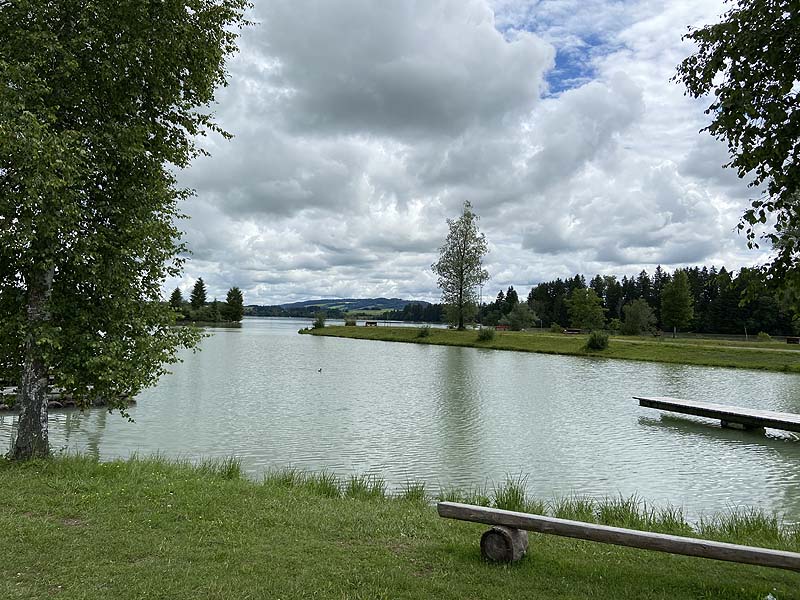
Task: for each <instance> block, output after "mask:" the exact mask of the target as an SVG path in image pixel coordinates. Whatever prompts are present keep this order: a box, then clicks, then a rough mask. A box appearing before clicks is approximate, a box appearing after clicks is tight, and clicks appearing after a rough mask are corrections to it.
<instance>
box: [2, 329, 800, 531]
mask: <svg viewBox="0 0 800 600" xmlns="http://www.w3.org/2000/svg"><path fill="white" fill-rule="evenodd" d="M305 324H306V323H304V322H301V321H297V320H288V319H283V320H282V319H247V320H245V322H244V324H243V327H242V328H241V329H230V330H225V329H217V330H212V331H213V335H212V336H211V337H209V338H207V339H205V340H204V341H203V342H202V352H199V353H196V354H192V353H186V354H185V356H184V359H185V362H183V363H181V364H178V365H175V366H174V368H173V371H174V373H173V374H172V375H169V376H167V377H164V378H163V379H162V381H161V382H160V383H159V385H158V386H157V387H156V388H154V389H151V390H147V391H146V392H143V393H142V394H141V396H140V397H139V403H138V404H137V405H136V406H135V407H133V408H132V409H131V411H130V412H131V416H132V417H133V418H134V419H135V423H129V422H128V421H126V420H125V419H123V418H121V417H120V416H119V415H117V414H113V415H110V414H108V413H106V412H105V411H102V410H91V411H87V412H85V413H81V412H79V411H56V412H54V413H53V414H51V444H52V446H53V448H56V449H58V448H68V449H70V450H79V451H82V452H87V453H90V454H96V455H99V456H100V457H115V456H128V455H130V454H131V453H133V452H138V453H140V454H143V455H149V454H152V453H155V452H159V453H161V454H163V455H166V456H175V457H182V458H196V457H201V456H202V457H209V456H231V455H235V456H237V457H240V458H241V459H242V461H243V463H244V465H245V468H246V469H247V471H248V472H249V473H251V474H253V475H258V474H260V473H263V472H264V471H265V470H267V469H269V468H271V467H279V466H286V465H293V466H297V467H302V468H307V469H310V470H322V469H328V470H332V471H335V472H337V473H339V474H341V475H347V474H351V473H367V472H368V473H376V474H380V475H382V476H383V477H385V478H386V479H387V481H388V483H389V485H390V486H392V487H402V486H403V485H404V484H406V483H407V482H408V481H410V480H424V481H425V482H427V483H428V485H429V486H430V487H432V488H439V487H442V486H450V485H455V486H471V485H482V484H485V483H487V482H492V481H499V480H502V479H504V478H505V476H506V475H507V474H510V475H512V476H516V475H520V474H522V475H527V485H528V487H529V488H530V489H531V491H532V492H534V493H535V494H536V495H537V496H540V497H543V498H550V497H553V496H557V495H561V494H566V493H572V492H577V493H581V494H591V495H608V494H618V493H622V494H625V495H629V494H633V493H636V494H639V495H640V496H641V497H642V498H645V499H647V500H652V501H654V502H656V503H659V504H660V503H666V502H669V503H672V504H676V505H679V506H683V507H685V509H686V510H687V513H688V514H689V515H690V516H694V517H696V516H698V515H700V514H702V513H703V512H710V511H719V510H724V509H726V508H728V507H731V506H736V505H743V504H744V505H756V506H760V507H762V508H765V509H767V510H776V511H779V512H781V513H783V514H785V515H786V517H787V518H789V519H790V520H800V439H798V437H797V436H795V435H793V434H783V433H781V432H777V431H772V430H768V432H767V435H766V436H765V435H758V434H753V433H745V432H738V431H733V430H723V429H721V428H720V427H719V426H718V425H717V424H714V423H713V422H711V421H703V420H702V419H693V418H690V417H679V416H668V415H663V416H662V414H661V413H660V412H659V411H655V410H652V409H646V408H640V407H639V406H638V405H637V403H636V402H635V401H634V400H632V399H631V396H633V395H653V396H677V397H681V398H687V399H694V400H709V401H716V402H724V403H729V404H736V405H741V406H752V407H758V408H763V409H769V410H778V411H789V412H800V376H797V375H787V374H780V373H760V372H753V371H743V370H730V369H719V368H707V367H689V366H676V365H662V364H655V363H637V362H628V361H617V360H603V359H587V358H575V357H564V356H546V355H537V354H525V353H515V352H501V351H494V350H479V349H473V348H448V347H442V346H438V347H437V346H422V345H414V344H398V343H385V342H373V341H362V340H346V339H336V338H319V337H312V336H301V335H298V334H297V329H298V328H299V327H301V326H304V325H305ZM319 369H322V371H321V372H319ZM14 421H15V418H14V417H13V416H11V415H3V416H0V444H3V445H4V446H6V447H7V446H8V445H9V443H10V438H11V435H12V429H13V427H14Z"/></svg>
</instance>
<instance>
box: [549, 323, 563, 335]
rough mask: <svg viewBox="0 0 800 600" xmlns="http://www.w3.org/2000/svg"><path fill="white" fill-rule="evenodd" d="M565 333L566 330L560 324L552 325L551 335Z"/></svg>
mask: <svg viewBox="0 0 800 600" xmlns="http://www.w3.org/2000/svg"><path fill="white" fill-rule="evenodd" d="M562 331H564V328H563V327H561V325H559V324H558V323H551V324H550V333H561V332H562Z"/></svg>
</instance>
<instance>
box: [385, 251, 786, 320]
mask: <svg viewBox="0 0 800 600" xmlns="http://www.w3.org/2000/svg"><path fill="white" fill-rule="evenodd" d="M681 288H685V291H683V290H682V289H681ZM665 290H666V291H667V294H665ZM386 316H387V318H390V319H394V320H402V321H431V322H441V321H443V320H444V311H443V307H442V305H441V304H434V305H430V306H427V307H423V306H422V305H415V304H409V305H407V306H406V307H405V308H404V309H403V310H402V311H393V312H391V313H387V315H386ZM434 316H437V317H438V318H428V317H434ZM476 320H477V321H478V322H480V323H483V324H485V325H497V324H499V323H511V325H512V328H513V329H516V328H519V327H515V326H514V325H519V324H521V326H522V327H529V326H532V325H535V326H541V327H551V326H553V325H554V324H555V325H558V326H562V327H581V328H590V329H594V328H606V329H610V330H616V331H623V332H628V333H641V332H644V331H649V330H652V331H656V330H660V329H663V330H672V329H673V327H675V328H677V329H679V330H686V331H693V332H696V333H718V334H737V335H743V334H745V332H747V333H748V334H756V333H758V332H762V331H763V332H765V333H768V334H770V335H792V334H794V333H797V332H798V330H800V319H799V318H798V315H797V314H796V313H795V312H794V311H793V310H792V308H791V306H790V304H789V303H788V302H787V301H785V300H784V299H783V298H782V297H781V295H780V294H778V293H776V292H774V291H773V290H771V289H770V288H769V286H768V285H767V282H766V281H765V279H764V276H763V274H762V272H761V271H760V270H758V269H747V268H743V269H741V270H740V271H738V273H737V272H733V271H728V270H727V269H725V267H722V268H720V269H719V270H717V269H716V267H713V266H712V267H711V268H707V267H705V266H703V267H692V268H686V269H678V270H676V271H675V272H674V273H672V274H670V273H669V272H667V271H665V270H664V269H662V268H661V267H660V266H659V267H657V268H656V269H655V271H654V273H653V274H652V275H650V274H649V273H648V272H647V271H642V272H641V273H639V274H638V275H637V276H634V277H627V276H623V277H622V278H619V277H617V276H615V275H596V276H595V277H593V278H592V279H591V280H589V281H588V282H587V280H586V278H585V277H584V276H583V275H579V274H578V275H575V276H574V277H572V278H568V279H555V280H552V281H545V282H542V283H540V284H538V285H536V286H534V287H533V288H532V289H531V290H530V291H529V293H528V295H527V297H524V298H520V296H519V294H518V292H517V290H515V289H514V287H513V286H511V287H509V288H508V289H507V290H505V291H503V290H501V291H500V292H499V293H498V294H497V297H496V299H495V300H494V301H492V302H489V303H486V304H483V305H482V306H481V307H480V309H479V311H478V313H477V315H476ZM634 321H635V322H634ZM626 323H627V325H628V327H627V330H626Z"/></svg>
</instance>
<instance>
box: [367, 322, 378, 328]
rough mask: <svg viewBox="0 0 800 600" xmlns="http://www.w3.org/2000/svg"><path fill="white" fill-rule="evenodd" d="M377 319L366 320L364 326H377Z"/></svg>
mask: <svg viewBox="0 0 800 600" xmlns="http://www.w3.org/2000/svg"><path fill="white" fill-rule="evenodd" d="M377 326H378V322H377V321H364V327H377Z"/></svg>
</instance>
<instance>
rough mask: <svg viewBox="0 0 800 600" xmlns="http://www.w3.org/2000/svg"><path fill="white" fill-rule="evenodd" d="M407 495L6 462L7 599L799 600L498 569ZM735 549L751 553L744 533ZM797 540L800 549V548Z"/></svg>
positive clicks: (274, 479) (633, 565) (614, 564)
mask: <svg viewBox="0 0 800 600" xmlns="http://www.w3.org/2000/svg"><path fill="white" fill-rule="evenodd" d="M343 492H344V495H343ZM503 493H506V495H508V492H503ZM495 495H497V494H495ZM510 495H511V496H514V494H513V493H511V494H510ZM406 496H407V498H406V499H386V498H385V497H384V494H383V491H382V487H381V485H380V483H379V482H375V481H372V482H370V481H369V480H366V479H364V478H353V479H351V480H350V481H348V482H347V483H346V484H344V485H343V486H339V485H337V484H336V482H335V481H332V480H331V479H330V478H328V477H326V476H317V477H311V478H302V477H298V476H297V475H296V473H292V472H291V471H290V472H284V473H278V474H275V475H273V476H271V477H268V478H267V479H266V480H265V482H263V483H254V482H251V481H247V480H244V479H242V478H241V477H240V476H239V472H238V468H237V465H236V464H235V463H233V462H231V463H228V464H222V465H214V464H210V465H205V466H202V467H201V468H199V469H193V468H190V467H188V466H185V465H175V464H166V463H164V462H163V461H158V460H134V461H129V462H112V463H96V462H93V461H91V460H88V459H83V458H66V459H58V460H52V461H47V462H42V461H37V462H30V463H27V464H15V463H11V462H8V461H2V460H0V506H2V507H3V509H2V511H0V548H2V549H3V560H2V561H0V598H3V599H5V600H14V599H22V598H36V599H40V598H60V599H82V600H86V599H107V598H114V599H116V600H126V599H134V598H136V599H140V598H147V599H160V598H163V599H170V600H179V599H184V598H185V599H192V600H194V599H196V598H204V599H253V598H364V599H367V598H369V599H375V598H442V599H448V598H453V599H463V598H548V599H549V598H588V597H591V598H614V599H626V598H636V599H637V600H639V599H642V598H670V599H674V598H678V599H680V598H725V599H744V598H747V599H755V598H759V599H762V598H765V597H767V595H768V594H772V596H773V597H774V598H777V599H778V600H784V599H790V598H798V597H799V596H798V594H800V574H797V573H791V572H786V571H780V570H774V569H766V568H759V567H750V566H745V565H737V564H731V563H722V562H717V561H709V560H702V559H696V558H688V557H679V556H672V555H668V554H662V553H656V552H647V551H642V550H634V549H628V548H619V547H614V546H606V545H599V544H594V543H591V542H582V541H577V540H569V539H565V538H557V537H553V536H542V535H531V542H530V550H529V555H528V556H527V557H526V558H525V559H523V560H522V561H521V562H520V563H518V564H517V565H514V566H511V567H506V566H498V565H491V564H487V563H484V562H483V561H482V560H481V558H480V555H479V550H478V541H479V537H480V534H481V532H482V531H483V529H484V528H483V527H482V526H480V525H475V524H470V523H462V522H457V521H449V520H444V519H440V518H438V517H437V516H436V513H435V509H434V508H433V507H432V506H430V505H429V504H426V503H425V502H423V501H420V500H421V498H422V495H421V494H420V493H419V490H418V489H417V490H416V491H415V490H414V488H413V487H412V488H410V490H409V493H408V494H406ZM506 499H507V498H506ZM559 506H561V508H562V510H564V509H565V507H566V508H567V509H568V508H569V506H570V505H569V504H560V505H559ZM575 510H578V511H581V510H583V511H585V510H586V506H585V505H582V504H581V503H578V504H576V508H575ZM601 512H602V511H597V513H596V514H598V515H599V514H601ZM723 533H724V532H723ZM728 537H733V538H735V539H736V541H741V542H746V541H747V539H746V538H747V535H746V532H742V531H728ZM789 539H793V540H794V541H793V542H791V543H792V544H793V546H794V547H795V548H796V547H797V541H798V540H797V535H796V534H795V535H794V537H793V538H785V539H784V543H785V542H786V540H789Z"/></svg>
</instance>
